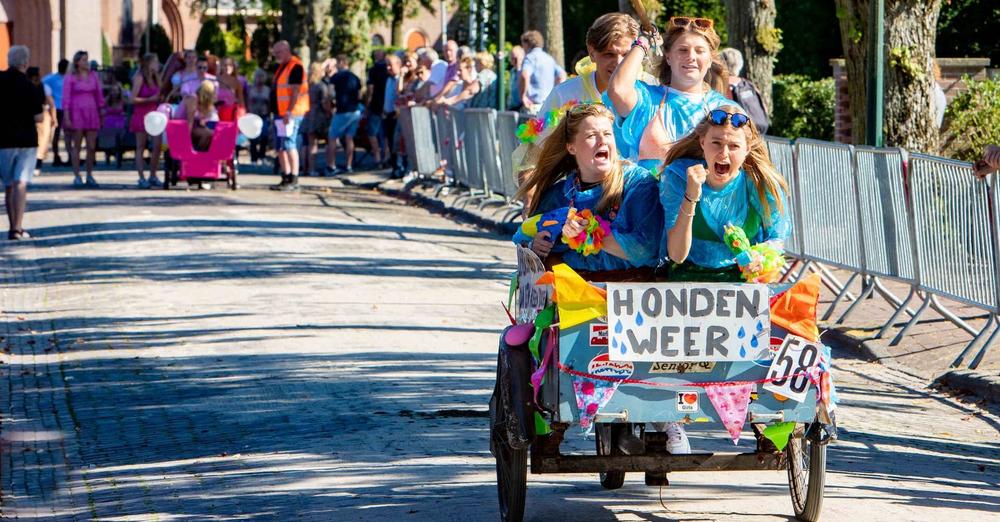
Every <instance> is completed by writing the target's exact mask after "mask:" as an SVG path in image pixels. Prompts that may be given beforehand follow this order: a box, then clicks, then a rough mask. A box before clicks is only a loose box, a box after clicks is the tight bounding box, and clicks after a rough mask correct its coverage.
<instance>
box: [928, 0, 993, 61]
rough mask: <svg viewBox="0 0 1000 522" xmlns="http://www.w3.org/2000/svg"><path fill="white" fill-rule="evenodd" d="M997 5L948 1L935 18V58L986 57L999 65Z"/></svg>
mask: <svg viewBox="0 0 1000 522" xmlns="http://www.w3.org/2000/svg"><path fill="white" fill-rule="evenodd" d="M997 27H1000V3H998V2H986V1H983V0H948V1H947V2H945V3H944V5H942V6H941V14H940V16H939V17H938V34H937V55H938V56H944V57H948V58H952V57H954V58H961V57H986V58H989V59H990V61H991V62H992V63H993V65H997V64H1000V38H997V37H996V33H995V32H994V31H996V29H997Z"/></svg>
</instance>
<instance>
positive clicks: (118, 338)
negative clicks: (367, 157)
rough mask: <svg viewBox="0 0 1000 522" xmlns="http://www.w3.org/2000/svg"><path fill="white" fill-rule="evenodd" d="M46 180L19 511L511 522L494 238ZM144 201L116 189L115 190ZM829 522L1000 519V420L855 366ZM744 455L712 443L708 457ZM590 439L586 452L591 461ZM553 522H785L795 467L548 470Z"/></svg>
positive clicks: (342, 206)
mask: <svg viewBox="0 0 1000 522" xmlns="http://www.w3.org/2000/svg"><path fill="white" fill-rule="evenodd" d="M102 179H104V180H105V181H106V184H108V185H111V186H110V187H109V188H106V189H102V190H100V191H73V190H71V189H68V188H66V186H67V185H68V182H69V177H68V176H65V175H47V176H45V177H43V178H42V179H41V180H40V181H41V183H40V184H39V185H38V186H37V187H36V190H35V191H34V192H33V193H32V195H31V196H32V199H31V210H32V211H31V213H30V215H29V217H28V220H27V226H28V228H29V229H30V230H32V231H33V232H34V233H35V234H36V236H37V239H35V240H33V241H32V242H30V243H26V244H16V245H15V244H11V243H4V244H3V245H2V247H0V261H2V263H0V282H2V287H0V309H2V316H0V324H2V326H0V336H3V337H4V339H3V340H2V342H0V344H2V346H3V347H4V348H3V354H2V356H0V361H2V363H3V364H2V365H0V372H2V373H0V379H2V381H0V408H2V418H0V441H2V446H0V449H2V459H0V486H2V489H0V491H2V515H3V516H4V517H6V518H11V519H15V518H16V519H26V520H28V519H31V520H161V521H166V520H223V519H225V520H319V521H324V520H336V521H341V520H435V521H447V520H461V521H463V522H467V521H470V520H476V521H478V520H491V519H495V517H496V498H495V483H494V474H493V461H492V458H491V456H490V454H489V451H488V443H487V440H488V439H487V430H486V419H485V410H486V401H487V398H488V393H489V391H490V389H491V387H492V378H493V364H494V360H495V359H494V357H495V355H494V354H495V350H496V332H497V329H498V326H499V325H501V324H502V323H503V320H504V316H503V314H502V311H501V310H500V307H499V305H498V303H497V302H498V300H499V299H500V298H501V297H502V296H503V295H504V294H505V291H506V290H505V283H504V282H503V278H504V277H505V276H506V274H508V273H509V272H510V271H511V270H512V269H513V265H512V263H513V256H512V252H511V249H510V248H509V246H508V244H507V243H506V242H504V241H503V240H501V239H498V238H497V237H495V236H492V235H490V234H486V233H483V232H479V231H476V230H474V229H471V228H467V227H463V226H460V225H456V224H454V223H452V222H450V221H448V220H447V219H445V218H443V217H440V216H435V215H432V214H429V213H428V212H426V211H424V210H422V209H419V208H413V207H408V206H405V205H404V204H402V203H400V202H398V201H395V200H392V199H389V198H386V197H383V196H380V195H378V194H375V193H373V192H370V191H364V190H358V189H350V188H344V187H341V186H340V185H339V183H337V182H335V181H327V180H323V181H321V182H319V181H314V183H315V184H316V186H315V188H314V190H310V191H306V192H303V193H302V194H298V195H285V194H276V193H272V192H269V191H262V190H253V189H252V186H253V185H254V184H255V183H260V184H263V183H265V182H267V181H269V180H268V179H265V178H256V179H254V178H253V177H248V178H246V181H245V183H244V184H245V186H250V187H251V190H243V191H240V192H238V193H235V194H233V193H229V192H225V191H212V192H183V191H178V192H162V191H144V192H140V191H137V190H132V189H128V190H125V189H124V188H123V187H124V186H125V184H126V183H130V182H131V179H132V178H131V175H126V174H110V173H108V174H105V175H104V176H103V177H102ZM116 181H117V182H120V183H121V184H122V185H121V187H115V186H114V182H116ZM837 369H838V378H839V379H840V382H841V394H842V397H843V399H844V405H843V409H842V412H841V420H842V427H843V430H842V432H841V435H842V441H841V442H840V443H838V444H837V445H835V446H833V447H831V449H830V455H829V459H830V464H829V469H830V473H829V475H828V479H827V480H828V488H827V503H826V505H825V509H824V515H825V519H826V520H849V519H854V520H936V521H941V520H986V519H990V518H992V519H1000V493H998V491H1000V487H998V486H1000V418H998V417H997V416H996V415H995V414H991V413H989V412H987V411H985V410H982V409H980V408H978V407H976V406H972V405H965V404H962V403H958V402H955V401H953V400H951V399H949V398H946V397H942V396H939V395H937V394H935V393H933V392H929V391H928V390H926V389H924V388H923V387H922V386H921V385H920V384H919V381H917V380H915V379H913V378H911V377H909V376H907V375H905V374H902V373H897V372H894V371H891V370H888V369H886V368H884V367H881V366H878V365H873V364H869V363H864V362H861V361H857V360H853V359H849V358H841V359H840V360H839V361H838V364H837ZM723 439H724V435H723V434H722V430H721V429H719V430H716V431H713V432H709V433H706V434H699V437H698V438H696V440H695V445H696V447H711V446H713V445H717V444H719V443H720V441H721V440H723ZM591 444H592V442H589V441H582V440H579V439H577V440H576V441H575V442H574V445H575V446H576V447H589V446H590V445H591ZM528 495H529V498H528V512H529V519H530V520H547V521H551V520H581V521H582V520H755V521H756V520H787V519H788V515H789V513H790V512H791V507H790V501H789V500H788V494H787V489H786V485H785V476H784V474H783V473H781V472H751V473H733V474H701V473H693V474H677V475H675V476H672V477H671V486H669V487H667V488H664V489H663V490H662V491H661V490H660V489H658V488H649V487H646V486H644V485H643V484H642V476H641V474H635V475H634V476H633V475H629V477H628V479H627V482H626V485H625V487H624V488H623V489H621V490H619V491H615V492H606V491H603V490H602V489H601V488H600V486H599V484H598V483H597V479H596V477H595V476H589V475H586V476H584V475H580V476H572V475H555V476H537V475H536V476H531V477H529V491H528Z"/></svg>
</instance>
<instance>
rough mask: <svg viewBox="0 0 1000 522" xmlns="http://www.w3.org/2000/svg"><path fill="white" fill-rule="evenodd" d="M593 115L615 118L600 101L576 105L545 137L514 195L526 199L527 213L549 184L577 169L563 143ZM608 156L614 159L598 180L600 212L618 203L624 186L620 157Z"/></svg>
mask: <svg viewBox="0 0 1000 522" xmlns="http://www.w3.org/2000/svg"><path fill="white" fill-rule="evenodd" d="M592 116H593V117H598V118H607V119H608V121H611V122H614V118H615V117H614V115H613V114H611V111H610V110H608V108H607V107H605V106H604V105H602V104H599V103H585V104H582V105H577V106H575V107H573V108H571V109H570V110H568V111H566V114H565V115H563V117H562V120H561V121H560V122H559V125H557V126H556V128H555V129H554V130H553V131H552V134H550V135H549V136H548V137H547V138H545V141H544V143H543V144H542V148H541V150H540V151H539V153H538V158H539V159H538V162H537V163H536V164H535V168H534V169H533V170H532V171H531V172H530V173H528V175H527V177H526V178H525V179H524V181H523V182H522V183H521V185H520V186H519V187H518V189H517V194H516V195H515V198H516V199H519V200H522V201H524V200H527V203H528V205H527V208H528V213H527V215H529V216H530V215H533V214H535V212H536V211H537V210H538V205H539V204H540V203H541V201H542V196H543V194H544V193H545V191H546V190H548V189H549V187H551V186H552V185H554V184H555V183H556V182H557V181H559V179H560V178H562V177H563V176H565V175H566V174H567V173H569V172H570V171H572V170H574V169H576V166H577V165H576V158H574V157H573V155H571V154H570V153H569V151H567V150H566V144H567V143H569V142H571V141H573V138H575V137H576V134H577V132H578V130H579V128H580V125H581V124H582V123H583V121H584V120H586V119H587V118H589V117H592ZM612 143H613V142H612ZM611 158H612V162H613V164H612V167H611V172H609V173H608V174H607V175H605V176H604V179H603V180H601V187H602V189H603V193H602V195H601V200H600V201H599V202H598V203H597V208H596V209H595V210H596V212H597V213H599V214H607V212H608V211H610V210H612V209H614V208H615V207H618V206H619V205H621V202H622V197H623V192H624V190H625V171H624V167H623V166H622V161H621V158H620V157H618V154H617V152H616V151H614V150H612V151H611Z"/></svg>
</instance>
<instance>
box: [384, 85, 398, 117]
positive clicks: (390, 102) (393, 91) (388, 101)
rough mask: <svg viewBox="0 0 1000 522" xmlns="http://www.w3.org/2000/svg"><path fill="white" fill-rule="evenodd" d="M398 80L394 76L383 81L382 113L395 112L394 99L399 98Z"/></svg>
mask: <svg viewBox="0 0 1000 522" xmlns="http://www.w3.org/2000/svg"><path fill="white" fill-rule="evenodd" d="M398 82H399V80H398V79H396V77H395V76H390V77H389V78H388V79H386V81H385V99H384V100H383V102H382V112H385V113H393V112H396V98H397V97H398V96H399V93H398V92H397V91H398V90H399V89H398V85H399V83H398Z"/></svg>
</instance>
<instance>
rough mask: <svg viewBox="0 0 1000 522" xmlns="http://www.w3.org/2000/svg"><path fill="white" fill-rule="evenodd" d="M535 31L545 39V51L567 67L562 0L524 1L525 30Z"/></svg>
mask: <svg viewBox="0 0 1000 522" xmlns="http://www.w3.org/2000/svg"><path fill="white" fill-rule="evenodd" d="M531 29H535V30H537V31H539V32H541V33H542V37H543V38H545V51H546V52H548V53H549V54H551V55H552V57H553V58H555V59H556V62H557V63H558V64H559V65H562V66H565V62H566V60H565V54H564V52H563V24H562V0H524V30H525V31H529V30H531Z"/></svg>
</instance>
